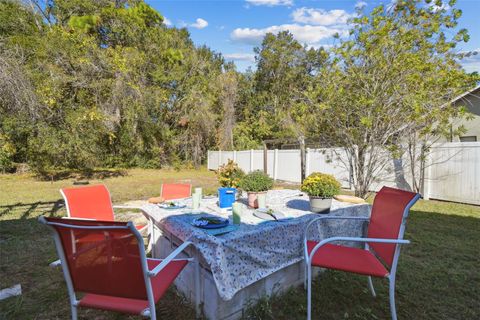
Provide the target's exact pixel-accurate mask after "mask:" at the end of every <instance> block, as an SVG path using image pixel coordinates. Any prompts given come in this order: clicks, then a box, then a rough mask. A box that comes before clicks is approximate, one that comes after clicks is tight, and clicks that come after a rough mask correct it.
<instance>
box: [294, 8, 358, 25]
mask: <svg viewBox="0 0 480 320" xmlns="http://www.w3.org/2000/svg"><path fill="white" fill-rule="evenodd" d="M352 17H354V14H350V13H348V12H346V11H345V10H340V9H335V10H330V11H327V10H323V9H314V8H305V7H303V8H299V9H297V10H295V11H293V13H292V18H293V21H295V22H299V23H307V24H313V25H319V26H331V25H338V24H346V23H347V22H348V19H350V18H352Z"/></svg>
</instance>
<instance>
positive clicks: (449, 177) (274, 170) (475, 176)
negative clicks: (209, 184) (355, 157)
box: [208, 142, 480, 205]
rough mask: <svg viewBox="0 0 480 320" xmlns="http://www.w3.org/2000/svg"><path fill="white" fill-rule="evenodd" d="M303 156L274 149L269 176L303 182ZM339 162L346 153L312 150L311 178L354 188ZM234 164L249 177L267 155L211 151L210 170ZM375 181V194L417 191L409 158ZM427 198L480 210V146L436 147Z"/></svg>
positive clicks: (309, 161)
mask: <svg viewBox="0 0 480 320" xmlns="http://www.w3.org/2000/svg"><path fill="white" fill-rule="evenodd" d="M300 156H301V155H300V150H269V151H268V154H267V173H268V174H269V175H270V176H271V177H273V178H274V179H277V180H284V181H289V182H295V183H300V182H301V168H300V166H301V159H300ZM339 157H343V159H345V154H344V151H343V150H341V149H307V153H306V163H305V167H306V168H305V169H306V175H309V174H310V173H312V172H316V171H318V172H325V173H330V174H333V175H334V176H335V177H336V178H337V179H338V180H339V181H340V182H341V183H342V187H344V188H349V187H350V182H349V181H350V173H349V170H348V169H347V168H346V165H345V164H344V163H343V162H342V161H341V159H340V158H339ZM385 157H389V155H388V154H385ZM228 159H232V160H235V161H236V162H237V163H238V165H239V166H240V168H242V169H243V170H244V171H245V172H251V171H252V170H263V150H245V151H228V152H227V151H209V152H208V169H210V170H216V169H217V168H218V166H219V165H221V164H223V163H226V162H227V161H228ZM418 167H419V166H417V167H416V175H417V176H418V175H419V173H418V169H419V168H418ZM375 176H376V181H375V183H373V184H372V187H371V190H372V191H378V190H379V189H380V188H381V187H382V186H384V185H386V186H392V187H397V188H404V189H408V188H409V187H411V186H412V176H411V172H410V163H409V158H408V155H404V157H403V158H402V159H400V160H395V161H394V160H393V159H387V162H386V165H385V167H384V168H382V170H380V171H379V172H377V173H376V174H375ZM424 196H425V198H433V199H439V200H447V201H456V202H464V203H470V204H476V205H480V142H454V143H443V144H434V145H433V146H432V148H431V153H430V155H429V160H428V162H427V164H426V171H425V194H424Z"/></svg>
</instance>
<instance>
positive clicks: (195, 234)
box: [142, 190, 370, 300]
mask: <svg viewBox="0 0 480 320" xmlns="http://www.w3.org/2000/svg"><path fill="white" fill-rule="evenodd" d="M216 203H217V199H216V198H210V199H203V200H202V204H201V208H200V209H201V211H203V212H208V213H211V214H214V215H218V216H222V217H229V219H230V221H231V219H232V218H231V211H230V212H225V211H223V212H222V210H221V209H220V208H218V206H217V204H216ZM186 204H187V205H189V204H190V201H189V200H187V201H186ZM267 206H268V207H269V208H272V209H274V210H276V211H280V212H282V213H283V214H284V215H285V216H287V217H291V218H293V219H291V220H287V221H283V222H274V221H272V222H265V221H264V220H261V219H259V218H257V217H255V216H254V215H253V210H251V209H247V207H245V208H244V210H243V214H242V217H241V219H242V222H241V224H240V227H239V228H238V229H237V230H236V231H233V232H231V233H227V234H224V235H221V236H212V235H209V234H207V233H206V232H204V231H203V230H202V229H199V228H195V227H193V226H192V225H191V222H192V220H193V219H194V218H196V217H198V213H197V214H195V213H193V214H192V210H191V209H188V208H185V209H180V210H166V209H162V208H160V207H159V206H158V205H155V204H146V205H144V206H143V207H142V209H144V210H145V211H146V212H147V213H148V214H149V215H150V216H151V217H152V218H153V219H154V220H155V224H156V225H157V226H158V227H160V229H162V230H164V231H167V232H170V233H172V234H173V235H175V236H176V237H178V238H179V239H181V240H183V241H186V240H189V241H191V242H192V243H193V244H194V245H195V247H196V248H197V249H198V250H199V251H200V253H201V254H202V255H203V257H204V259H205V261H206V262H207V263H208V264H209V266H210V269H211V271H212V274H213V278H214V280H215V283H216V286H217V289H218V292H219V295H220V296H221V297H222V299H224V300H230V299H231V298H232V297H233V296H234V295H235V293H237V292H238V291H240V290H241V289H243V288H245V287H247V286H249V285H250V284H252V283H255V282H256V281H258V280H260V279H262V278H265V277H267V276H268V275H270V274H272V273H274V272H276V271H278V270H280V269H283V268H285V267H287V266H289V265H291V264H294V263H296V262H298V261H301V260H302V259H303V243H302V242H303V234H304V230H305V227H306V225H307V224H308V222H309V221H311V220H312V219H314V218H317V217H319V216H320V215H319V214H313V213H311V212H310V211H309V202H308V196H306V195H304V194H302V193H301V192H300V191H298V190H272V191H269V192H268V195H267ZM369 214H370V206H369V205H367V204H361V205H354V204H348V203H343V202H338V201H335V200H333V203H332V209H331V211H330V213H329V215H335V216H337V215H338V216H358V217H368V216H369ZM363 226H364V223H363V222H361V221H352V220H339V221H336V220H331V221H329V222H326V221H324V222H323V223H319V224H318V225H317V226H316V227H312V232H311V233H310V234H311V236H310V237H309V238H310V239H316V240H321V239H325V238H328V237H331V236H334V235H345V236H361V235H362V232H363Z"/></svg>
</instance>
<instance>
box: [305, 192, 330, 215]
mask: <svg viewBox="0 0 480 320" xmlns="http://www.w3.org/2000/svg"><path fill="white" fill-rule="evenodd" d="M331 206H332V198H322V197H314V196H310V211H312V212H316V213H329V212H330V207H331Z"/></svg>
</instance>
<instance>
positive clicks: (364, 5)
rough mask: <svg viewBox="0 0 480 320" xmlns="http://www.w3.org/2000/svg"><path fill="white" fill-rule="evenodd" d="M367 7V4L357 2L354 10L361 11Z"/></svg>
mask: <svg viewBox="0 0 480 320" xmlns="http://www.w3.org/2000/svg"><path fill="white" fill-rule="evenodd" d="M366 6H367V3H366V2H365V1H361V0H360V1H357V3H355V9H363V8H365V7H366Z"/></svg>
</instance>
